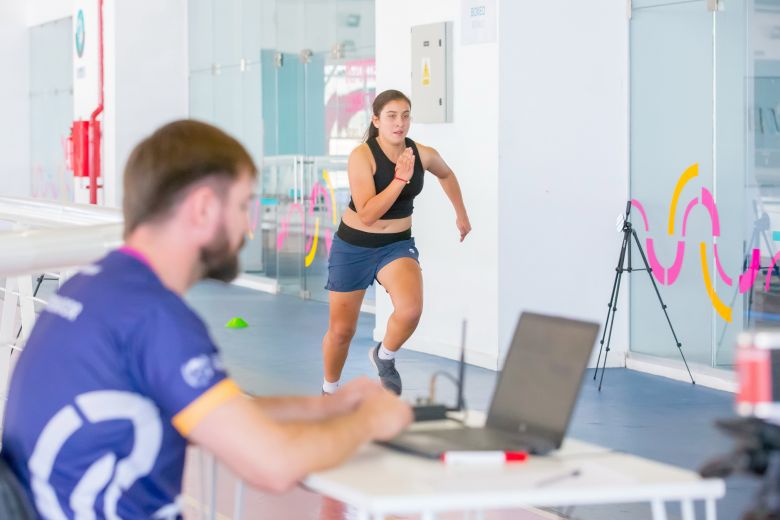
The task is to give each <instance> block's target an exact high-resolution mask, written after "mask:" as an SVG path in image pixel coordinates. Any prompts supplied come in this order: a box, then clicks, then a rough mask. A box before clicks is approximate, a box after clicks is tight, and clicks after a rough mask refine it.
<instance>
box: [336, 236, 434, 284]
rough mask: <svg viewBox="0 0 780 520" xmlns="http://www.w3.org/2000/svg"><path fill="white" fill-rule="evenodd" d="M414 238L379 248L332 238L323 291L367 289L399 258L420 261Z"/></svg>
mask: <svg viewBox="0 0 780 520" xmlns="http://www.w3.org/2000/svg"><path fill="white" fill-rule="evenodd" d="M418 256H419V252H418V251H417V246H415V244H414V238H409V239H407V240H400V241H398V242H393V243H392V244H388V245H386V246H382V247H360V246H353V245H352V244H349V243H347V242H345V241H344V240H342V239H341V238H339V237H338V235H334V237H333V245H332V246H331V248H330V257H329V258H328V283H327V285H325V289H327V290H329V291H336V292H351V291H359V290H362V289H366V288H367V287H368V286H369V285H371V284H373V283H374V280H375V279H376V275H377V273H378V272H379V271H380V270H381V269H382V268H383V267H384V266H386V265H387V264H389V263H390V262H392V261H393V260H397V259H399V258H413V259H414V260H415V261H416V262H417V263H419V262H420V260H419V258H418Z"/></svg>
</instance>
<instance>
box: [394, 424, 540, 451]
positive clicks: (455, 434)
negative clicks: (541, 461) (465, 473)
mask: <svg viewBox="0 0 780 520" xmlns="http://www.w3.org/2000/svg"><path fill="white" fill-rule="evenodd" d="M406 435H407V436H409V434H408V433H407V434H406ZM411 436H413V437H415V442H416V443H417V442H420V441H421V440H423V439H422V438H423V437H427V438H428V439H427V440H430V445H436V446H438V447H440V448H441V449H442V450H444V451H446V450H515V451H529V452H531V453H535V452H536V451H537V450H536V449H535V448H536V447H535V446H534V445H535V444H536V443H534V442H533V441H532V440H531V439H527V438H522V437H520V436H519V435H511V434H509V433H505V432H502V431H499V430H489V429H487V428H456V429H446V430H428V431H425V432H419V434H413V435H411ZM423 442H425V441H423Z"/></svg>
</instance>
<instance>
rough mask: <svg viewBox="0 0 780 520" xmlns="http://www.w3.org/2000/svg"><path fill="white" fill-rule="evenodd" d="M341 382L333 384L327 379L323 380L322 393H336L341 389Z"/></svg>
mask: <svg viewBox="0 0 780 520" xmlns="http://www.w3.org/2000/svg"><path fill="white" fill-rule="evenodd" d="M339 381H340V380H339ZM339 381H336V382H335V383H331V382H330V381H328V380H327V379H323V380H322V391H323V392H325V393H327V394H332V393H334V392H335V391H336V390H338V388H339Z"/></svg>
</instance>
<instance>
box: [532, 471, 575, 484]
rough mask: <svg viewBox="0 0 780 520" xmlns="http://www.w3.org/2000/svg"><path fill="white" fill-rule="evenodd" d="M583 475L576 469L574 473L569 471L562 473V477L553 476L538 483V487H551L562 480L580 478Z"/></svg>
mask: <svg viewBox="0 0 780 520" xmlns="http://www.w3.org/2000/svg"><path fill="white" fill-rule="evenodd" d="M581 473H582V472H581V471H580V470H579V469H574V470H572V471H567V472H566V473H562V474H560V475H553V476H552V477H548V478H545V479H542V480H540V481H538V482H537V483H536V487H543V486H549V485H550V484H555V483H558V482H560V481H561V480H566V479H567V478H573V477H579V476H580V474H581Z"/></svg>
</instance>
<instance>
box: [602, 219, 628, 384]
mask: <svg viewBox="0 0 780 520" xmlns="http://www.w3.org/2000/svg"><path fill="white" fill-rule="evenodd" d="M629 243H630V237H629V235H628V233H626V232H624V233H623V243H622V244H621V245H620V255H618V263H617V267H616V268H615V281H614V282H612V294H611V295H610V296H609V303H608V304H607V317H606V319H605V320H604V329H603V330H602V331H601V341H600V342H599V343H600V345H601V346H600V347H599V357H598V359H597V360H596V371H595V372H594V373H593V380H594V381H595V380H596V376H597V375H598V373H599V363H600V362H601V352H602V351H603V349H604V337H605V336H606V335H607V324H608V323H609V313H610V312H612V309H613V308H614V307H615V305H616V304H617V298H615V292H616V290H617V286H618V284H619V282H620V275H621V273H622V272H623V263H624V260H625V257H626V245H627V244H629Z"/></svg>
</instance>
